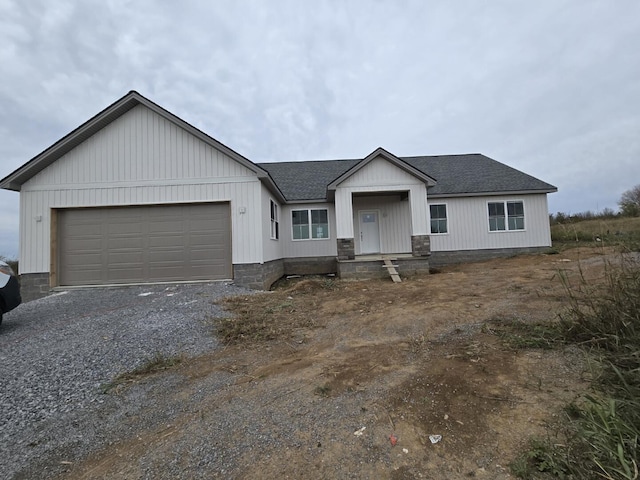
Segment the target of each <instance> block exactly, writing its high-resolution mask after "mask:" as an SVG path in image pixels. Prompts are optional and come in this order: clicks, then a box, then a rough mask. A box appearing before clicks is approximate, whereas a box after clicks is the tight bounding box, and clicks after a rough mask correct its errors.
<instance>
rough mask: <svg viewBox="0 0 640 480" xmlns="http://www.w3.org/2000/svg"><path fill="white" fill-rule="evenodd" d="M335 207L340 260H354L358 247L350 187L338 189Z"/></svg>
mask: <svg viewBox="0 0 640 480" xmlns="http://www.w3.org/2000/svg"><path fill="white" fill-rule="evenodd" d="M335 208H336V238H337V242H338V260H353V259H354V258H355V254H356V249H355V242H354V237H353V200H352V196H351V191H350V190H349V189H346V188H337V189H336V196H335Z"/></svg>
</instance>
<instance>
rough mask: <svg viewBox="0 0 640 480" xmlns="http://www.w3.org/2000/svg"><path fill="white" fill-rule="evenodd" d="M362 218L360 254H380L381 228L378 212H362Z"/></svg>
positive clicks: (360, 215)
mask: <svg viewBox="0 0 640 480" xmlns="http://www.w3.org/2000/svg"><path fill="white" fill-rule="evenodd" d="M358 216H359V218H360V253H361V254H367V253H380V228H379V226H378V212H377V211H362V212H359V214H358Z"/></svg>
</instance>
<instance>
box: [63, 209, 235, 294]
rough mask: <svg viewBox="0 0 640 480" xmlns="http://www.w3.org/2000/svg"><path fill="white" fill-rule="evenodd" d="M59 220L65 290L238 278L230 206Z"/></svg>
mask: <svg viewBox="0 0 640 480" xmlns="http://www.w3.org/2000/svg"><path fill="white" fill-rule="evenodd" d="M55 218H56V221H55V228H54V230H57V234H56V235H55V238H57V247H55V246H54V250H55V253H56V255H54V259H55V260H57V265H54V268H53V271H54V272H56V273H57V275H56V276H57V284H58V285H60V286H81V285H113V284H130V283H153V282H174V281H197V280H225V279H231V278H232V277H233V273H232V263H231V220H230V218H231V217H230V208H229V203H203V204H180V205H173V204H172V205H152V206H130V207H109V208H73V209H59V210H56V211H55Z"/></svg>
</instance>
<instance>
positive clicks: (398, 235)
mask: <svg viewBox="0 0 640 480" xmlns="http://www.w3.org/2000/svg"><path fill="white" fill-rule="evenodd" d="M372 210H373V211H377V212H378V226H379V227H380V253H411V212H410V209H409V199H408V198H406V199H405V200H401V198H400V195H384V196H378V197H368V196H367V197H355V198H354V199H353V225H354V229H355V232H356V235H355V237H354V241H355V249H356V253H359V252H360V251H361V249H360V234H359V227H360V220H359V212H361V211H372Z"/></svg>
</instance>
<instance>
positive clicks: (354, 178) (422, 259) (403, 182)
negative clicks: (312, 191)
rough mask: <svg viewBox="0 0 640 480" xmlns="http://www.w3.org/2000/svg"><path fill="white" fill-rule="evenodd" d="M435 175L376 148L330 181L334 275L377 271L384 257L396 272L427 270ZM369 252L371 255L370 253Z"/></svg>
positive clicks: (380, 268)
mask: <svg viewBox="0 0 640 480" xmlns="http://www.w3.org/2000/svg"><path fill="white" fill-rule="evenodd" d="M434 182H435V181H434V180H433V179H432V178H430V177H428V176H426V175H425V174H424V173H422V172H420V171H418V170H416V169H414V168H413V167H412V166H410V165H408V164H407V163H406V162H404V161H402V160H400V159H399V158H397V157H395V156H394V155H391V154H390V153H389V152H386V151H385V150H383V149H378V150H376V151H375V152H373V153H372V154H371V155H369V156H368V157H367V158H365V159H364V160H363V161H362V162H360V163H359V164H358V165H357V166H356V167H354V168H353V169H351V170H349V171H347V172H345V173H344V174H343V175H342V176H340V177H339V178H337V179H336V180H335V181H334V182H332V183H331V184H329V185H328V193H329V195H328V196H329V197H330V198H331V199H333V200H334V202H335V212H336V242H337V254H338V255H337V260H338V274H339V275H340V276H341V277H343V278H345V277H347V278H348V277H371V276H378V275H377V274H376V271H377V270H378V269H379V270H380V272H381V274H382V275H386V272H385V269H384V268H383V267H382V258H377V257H376V256H378V255H386V256H389V257H392V258H394V259H395V261H396V262H397V264H398V271H399V273H400V274H401V275H402V271H403V270H405V271H406V273H408V272H409V271H411V272H414V273H415V272H416V271H417V269H419V270H420V271H422V272H425V271H428V270H429V266H428V265H429V260H428V259H429V255H430V254H431V248H430V241H429V234H428V223H429V222H428V215H427V186H428V185H430V184H434ZM372 255H373V257H372Z"/></svg>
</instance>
